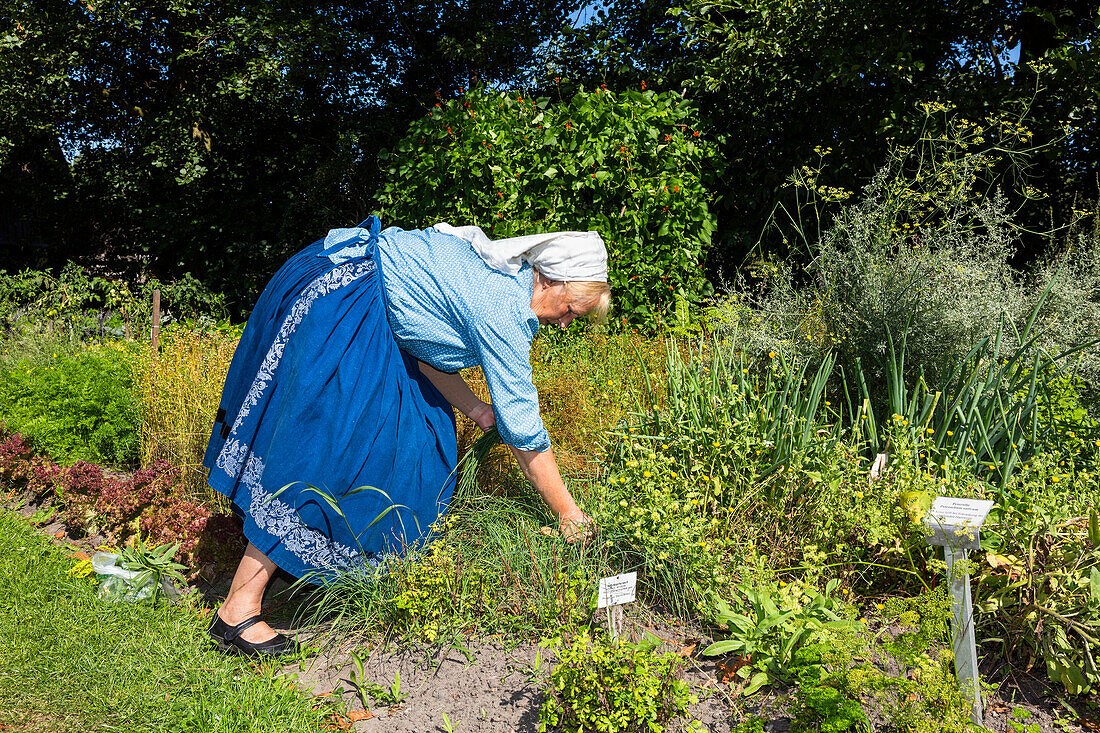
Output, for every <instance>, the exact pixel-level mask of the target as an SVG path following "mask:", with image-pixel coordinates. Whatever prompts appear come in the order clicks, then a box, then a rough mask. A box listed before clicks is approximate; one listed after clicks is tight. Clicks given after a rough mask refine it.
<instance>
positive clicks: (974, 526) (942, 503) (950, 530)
mask: <svg viewBox="0 0 1100 733" xmlns="http://www.w3.org/2000/svg"><path fill="white" fill-rule="evenodd" d="M992 508H993V502H992V501H989V500H984V499H956V498H952V497H950V496H938V497H936V498H935V499H934V500H933V501H932V508H931V509H929V510H928V514H926V515H925V517H924V535H925V539H927V540H928V544H930V545H935V546H939V547H942V548H943V559H944V562H945V563H946V564H947V585H948V588H950V590H951V631H952V634H951V647H952V650H953V651H954V652H955V676H956V677H958V680H959V684H960V685H961V687H962V690H963V693H964V694H965V695H966V696H967V697H969V698H970V700H971V707H970V719H971V720H972V721H973V722H974V724H975V725H981V724H982V719H983V715H982V693H981V687H980V684H979V675H978V646H977V642H976V640H975V638H974V603H973V601H972V600H971V596H970V570H969V567H968V565H967V562H966V561H967V558H968V557H969V554H970V550H977V549H978V548H979V547H980V546H981V544H980V542H979V540H978V530H980V529H981V526H982V524H983V523H984V522H985V518H986V517H987V516H988V515H989V510H990V509H992Z"/></svg>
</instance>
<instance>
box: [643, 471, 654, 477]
mask: <svg viewBox="0 0 1100 733" xmlns="http://www.w3.org/2000/svg"><path fill="white" fill-rule="evenodd" d="M652 475H653V474H652V473H650V472H649V471H642V478H649V477H650V476H652Z"/></svg>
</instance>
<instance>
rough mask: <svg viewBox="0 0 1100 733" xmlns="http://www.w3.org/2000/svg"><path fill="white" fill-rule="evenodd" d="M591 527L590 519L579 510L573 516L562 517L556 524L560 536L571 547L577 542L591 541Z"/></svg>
mask: <svg viewBox="0 0 1100 733" xmlns="http://www.w3.org/2000/svg"><path fill="white" fill-rule="evenodd" d="M593 526H594V525H593V522H592V517H590V516H588V515H587V514H585V513H584V512H583V511H581V510H580V509H578V510H577V511H576V513H574V514H567V515H563V516H562V518H561V520H560V521H559V522H558V529H559V530H561V536H562V537H563V538H564V539H565V541H566V542H568V543H569V544H571V545H572V544H576V543H577V542H581V543H584V542H588V540H590V539H592V530H593Z"/></svg>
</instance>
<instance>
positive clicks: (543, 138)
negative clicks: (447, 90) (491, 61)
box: [380, 89, 715, 324]
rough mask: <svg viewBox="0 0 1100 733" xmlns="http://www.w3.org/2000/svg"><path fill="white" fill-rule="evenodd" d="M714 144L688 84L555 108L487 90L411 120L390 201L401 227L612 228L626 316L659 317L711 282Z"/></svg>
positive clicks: (389, 182) (616, 284) (390, 217)
mask: <svg viewBox="0 0 1100 733" xmlns="http://www.w3.org/2000/svg"><path fill="white" fill-rule="evenodd" d="M714 152H715V151H714V147H713V145H712V144H711V143H709V142H707V141H706V138H704V137H703V136H702V135H701V134H700V132H699V130H698V129H697V118H696V116H695V110H694V108H693V107H692V106H691V105H690V104H688V103H686V102H684V101H683V100H682V99H681V97H680V96H679V95H678V94H673V93H661V94H656V93H654V92H652V91H648V90H646V91H643V90H640V89H639V90H631V91H627V92H622V93H614V92H609V91H606V90H601V89H597V90H596V91H594V92H580V93H578V94H576V95H575V96H574V97H573V98H572V99H571V100H569V101H568V102H565V103H561V104H551V103H550V102H549V100H547V99H545V98H543V99H530V98H525V97H523V96H521V95H517V94H510V93H504V92H489V91H486V90H484V89H477V90H474V91H471V92H468V93H467V94H466V95H465V96H463V97H462V98H460V99H456V100H450V101H447V102H441V103H439V104H438V105H437V106H436V107H435V108H434V109H433V110H432V111H431V112H430V113H429V114H428V115H427V116H425V117H423V118H422V119H420V120H419V121H417V122H416V123H414V124H413V125H412V126H411V128H410V129H409V134H408V135H407V136H406V137H405V138H404V139H402V140H401V141H400V142H399V143H398V144H397V146H396V148H395V149H394V151H393V152H392V153H391V155H390V157H389V160H388V169H387V179H386V183H385V186H384V187H383V189H382V192H381V196H380V198H381V203H382V205H383V207H384V212H383V213H384V216H385V217H386V219H387V223H395V224H399V225H402V226H406V227H425V226H431V225H432V224H434V223H436V222H439V221H448V222H450V223H452V224H475V225H477V226H480V227H482V228H483V229H484V230H485V231H486V233H488V234H489V236H491V237H493V238H503V237H510V236H516V235H520V234H529V233H533V232H540V231H555V230H563V229H564V230H595V231H598V232H600V234H601V235H603V238H604V240H605V241H606V242H607V245H608V251H609V259H610V262H609V264H610V270H611V272H610V277H609V280H610V284H611V287H612V292H613V295H614V297H615V299H616V314H617V315H619V316H621V317H622V318H623V319H624V320H625V321H626V322H630V323H635V324H639V323H644V324H652V322H653V319H654V318H655V317H660V316H667V315H668V314H669V312H670V311H671V310H672V309H673V308H676V307H677V306H678V305H679V307H680V315H681V316H683V315H685V314H684V313H683V308H684V307H685V306H686V304H687V303H688V302H690V301H693V300H695V299H697V298H698V296H699V295H700V294H701V293H702V292H704V290H705V289H706V288H707V287H708V284H707V282H706V281H705V280H704V278H703V275H702V272H701V258H702V256H703V252H704V250H705V249H706V248H707V247H708V246H709V244H710V239H711V233H712V231H713V230H714V218H713V215H712V214H711V212H710V209H709V206H708V200H709V194H708V193H707V190H706V187H705V185H704V179H705V178H706V177H707V175H708V172H710V169H709V166H710V165H711V164H712V162H711V158H712V156H713V155H714Z"/></svg>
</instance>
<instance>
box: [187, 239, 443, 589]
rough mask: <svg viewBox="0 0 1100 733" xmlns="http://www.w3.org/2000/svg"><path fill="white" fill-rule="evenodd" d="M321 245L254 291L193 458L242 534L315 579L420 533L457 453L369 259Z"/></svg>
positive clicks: (366, 561) (438, 398)
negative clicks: (335, 258)
mask: <svg viewBox="0 0 1100 733" xmlns="http://www.w3.org/2000/svg"><path fill="white" fill-rule="evenodd" d="M322 246H323V242H315V243H314V244H312V245H310V246H309V247H306V248H305V249H304V250H302V251H301V252H299V253H298V254H296V255H295V256H294V257H292V258H291V259H290V260H288V261H287V263H286V264H285V265H283V266H282V267H281V268H280V269H279V271H278V272H277V273H276V274H275V276H274V277H273V278H272V279H271V282H269V283H268V285H267V287H266V288H265V289H264V292H263V294H261V295H260V299H259V300H258V301H257V303H256V307H255V310H253V312H252V315H251V317H250V318H249V319H248V323H247V325H246V326H245V329H244V334H243V335H242V336H241V341H240V343H239V345H238V346H237V351H236V353H235V354H234V356H233V361H232V363H231V365H230V367H229V374H228V376H227V377H226V380H225V388H224V390H223V392H222V399H221V404H220V409H219V411H218V421H217V422H216V423H215V424H214V430H213V432H212V434H211V436H210V442H209V444H208V445H207V448H206V456H205V459H204V461H203V463H204V465H205V466H206V467H207V468H208V469H210V476H209V479H208V481H209V484H210V486H211V487H212V488H214V489H216V490H217V491H219V492H221V493H222V494H224V495H225V496H227V497H228V498H229V499H230V501H232V502H233V505H234V507H236V509H237V511H239V512H240V513H241V514H242V515H243V517H244V533H245V536H246V537H247V538H248V540H249V541H250V542H251V543H252V544H253V545H255V546H256V548H257V549H259V550H260V551H261V552H263V553H264V554H265V555H267V556H268V557H269V558H271V560H273V561H274V562H275V564H277V565H278V566H279V567H281V568H282V569H284V570H286V571H287V572H289V573H290V574H291V575H295V576H299V577H301V576H303V575H305V576H308V577H309V578H310V579H312V580H314V581H315V582H324V581H326V580H330V579H332V578H333V577H335V576H336V575H337V574H339V573H358V572H360V571H362V570H364V569H366V568H369V567H370V566H376V565H378V563H379V562H380V559H381V558H382V557H383V555H385V554H386V553H395V552H400V551H401V550H403V549H404V548H406V547H408V546H410V545H412V544H415V543H416V542H417V541H418V540H419V539H420V538H421V537H422V536H424V534H425V533H426V532H427V530H428V528H429V527H430V525H431V524H432V523H433V522H434V521H435V520H436V518H437V517H438V516H439V515H440V514H442V513H443V512H444V511H446V508H447V505H448V503H449V502H450V499H451V493H452V491H453V488H454V476H453V469H454V466H455V463H456V460H457V452H458V449H457V445H456V439H455V419H454V412H453V411H452V409H451V406H450V405H449V404H448V403H447V401H446V399H444V398H443V396H442V395H441V394H440V393H439V391H438V390H436V388H435V387H434V386H432V384H431V383H430V382H428V380H427V379H426V378H425V377H423V376H422V375H421V374H420V371H419V370H418V369H417V366H416V360H415V359H413V358H412V357H410V356H408V355H406V354H404V353H403V352H402V351H401V350H400V349H398V347H397V343H396V342H395V341H394V338H393V334H392V332H391V331H390V327H389V323H388V322H387V320H386V309H385V300H384V296H383V293H382V284H381V273H380V272H379V271H378V267H377V264H376V260H375V259H374V257H373V256H372V255H370V254H368V255H367V256H362V257H358V258H356V259H352V260H350V261H347V262H344V263H342V264H339V265H337V264H333V263H332V262H331V261H330V260H329V259H328V258H326V257H318V256H317V255H318V253H320V252H321V250H322ZM330 501H331V503H330Z"/></svg>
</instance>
